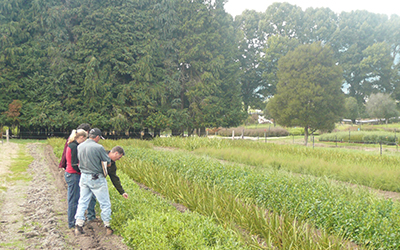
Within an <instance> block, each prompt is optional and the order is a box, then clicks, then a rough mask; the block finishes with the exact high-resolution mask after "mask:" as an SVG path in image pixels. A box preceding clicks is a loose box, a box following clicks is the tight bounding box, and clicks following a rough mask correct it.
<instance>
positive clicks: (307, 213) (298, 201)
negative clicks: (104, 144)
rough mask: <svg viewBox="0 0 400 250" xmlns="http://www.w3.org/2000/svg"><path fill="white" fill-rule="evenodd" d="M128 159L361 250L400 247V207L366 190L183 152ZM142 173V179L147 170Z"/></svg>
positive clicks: (144, 152)
mask: <svg viewBox="0 0 400 250" xmlns="http://www.w3.org/2000/svg"><path fill="white" fill-rule="evenodd" d="M128 158H129V161H132V160H134V161H142V162H148V163H151V164H152V165H155V166H158V167H159V168H164V169H168V170H169V171H172V172H174V173H179V175H182V176H184V177H185V178H186V179H187V180H188V181H190V182H192V183H206V184H208V185H209V186H212V187H216V188H222V189H223V190H226V191H227V192H229V193H231V194H232V195H234V196H238V197H239V198H241V199H243V200H246V201H252V202H254V204H256V205H259V206H262V207H264V208H266V209H268V210H272V211H279V212H282V213H289V214H290V215H292V216H293V217H295V218H298V219H300V220H304V221H311V222H312V223H315V225H316V226H317V227H318V228H322V229H326V230H328V231H329V232H331V233H335V234H343V235H345V237H347V238H349V239H351V240H353V241H355V242H357V243H358V244H360V245H363V244H367V245H369V246H372V247H373V248H376V249H398V246H399V244H400V232H399V231H398V228H399V227H400V205H399V204H398V203H394V202H393V201H392V200H385V199H380V198H378V197H376V196H375V195H374V194H372V193H370V192H369V191H367V190H365V189H361V188H358V189H354V188H350V187H347V186H342V185H335V184H332V183H331V182H330V181H328V180H326V179H320V178H315V177H310V176H296V175H292V174H290V173H287V172H285V171H282V170H260V169H251V168H250V167H246V166H234V165H227V164H222V163H220V162H218V161H216V160H213V159H209V158H205V157H197V156H194V155H191V154H189V153H185V152H163V151H154V150H149V149H131V148H130V149H129V150H128ZM144 172H146V173H143V175H144V176H146V174H147V172H148V171H144ZM153 182H156V181H153Z"/></svg>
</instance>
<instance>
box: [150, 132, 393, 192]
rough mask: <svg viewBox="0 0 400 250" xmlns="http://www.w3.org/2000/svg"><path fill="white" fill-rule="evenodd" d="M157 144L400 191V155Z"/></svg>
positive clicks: (200, 141) (190, 141)
mask: <svg viewBox="0 0 400 250" xmlns="http://www.w3.org/2000/svg"><path fill="white" fill-rule="evenodd" d="M152 143H153V144H154V145H156V146H161V147H175V148H181V149H184V150H189V151H193V152H195V153H196V154H201V155H208V156H210V157H214V158H218V159H223V160H227V161H231V162H237V163H242V164H247V165H252V166H254V167H256V168H258V169H263V168H267V169H271V168H272V169H278V170H279V169H283V170H286V171H290V172H294V173H301V174H310V175H314V176H320V177H322V176H326V177H328V178H330V179H334V180H339V181H346V182H350V183H354V184H360V185H365V186H368V187H372V188H376V189H382V190H387V191H394V192H400V186H399V184H398V180H399V179H400V171H399V168H400V159H399V158H398V157H396V156H395V155H383V156H380V155H377V154H374V155H372V154H368V153H366V152H358V151H354V150H353V151H349V150H344V149H336V148H311V147H304V146H299V145H280V144H274V143H263V142H254V141H247V140H220V139H209V138H196V137H192V138H168V139H166V138H158V139H155V140H153V141H152Z"/></svg>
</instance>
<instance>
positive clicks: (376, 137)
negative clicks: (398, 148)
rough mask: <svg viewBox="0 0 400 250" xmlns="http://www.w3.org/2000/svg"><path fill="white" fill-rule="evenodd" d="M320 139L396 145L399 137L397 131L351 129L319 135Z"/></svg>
mask: <svg viewBox="0 0 400 250" xmlns="http://www.w3.org/2000/svg"><path fill="white" fill-rule="evenodd" d="M319 140H320V141H331V142H356V143H383V144H391V145H395V144H396V143H398V141H399V138H398V135H397V134H396V133H393V132H387V131H374V132H365V131H351V132H336V133H329V134H323V135H321V136H320V137H319Z"/></svg>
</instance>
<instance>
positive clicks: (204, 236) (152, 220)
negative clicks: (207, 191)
mask: <svg viewBox="0 0 400 250" xmlns="http://www.w3.org/2000/svg"><path fill="white" fill-rule="evenodd" d="M119 177H120V179H121V183H122V185H123V187H124V189H125V191H126V192H127V193H128V194H129V195H130V197H129V199H124V198H122V197H121V195H120V194H119V193H118V192H117V191H116V190H115V189H114V188H110V197H111V200H112V209H113V213H112V220H111V222H112V226H113V228H114V229H115V231H116V233H118V234H120V235H121V236H122V237H123V238H124V242H125V244H126V245H127V246H129V247H131V248H132V249H249V248H248V247H246V246H245V245H244V244H243V242H241V240H240V238H239V237H238V235H237V234H236V233H235V232H234V231H232V230H229V229H226V228H223V227H222V226H219V225H216V224H215V223H214V222H213V221H212V219H210V218H208V217H204V216H201V215H199V214H198V213H195V212H184V213H182V212H179V211H178V210H177V209H176V208H175V207H173V206H172V205H171V204H170V203H168V201H167V200H165V199H163V198H161V197H158V196H155V195H154V194H152V193H151V192H149V191H146V190H144V189H140V188H139V186H138V185H137V184H136V183H134V182H133V181H132V180H131V179H130V178H129V177H128V176H127V175H126V174H123V173H119ZM108 184H109V186H112V184H111V182H110V181H109V183H108Z"/></svg>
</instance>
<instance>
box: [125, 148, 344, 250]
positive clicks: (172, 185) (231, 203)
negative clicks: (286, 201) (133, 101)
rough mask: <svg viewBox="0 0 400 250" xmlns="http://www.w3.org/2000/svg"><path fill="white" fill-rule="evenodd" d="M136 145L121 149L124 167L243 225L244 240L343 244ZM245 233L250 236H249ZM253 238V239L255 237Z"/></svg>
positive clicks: (267, 244) (225, 221)
mask: <svg viewBox="0 0 400 250" xmlns="http://www.w3.org/2000/svg"><path fill="white" fill-rule="evenodd" d="M142 150H143V149H134V148H128V149H127V151H126V152H127V158H125V159H124V164H123V165H121V167H122V169H123V170H124V172H125V173H127V174H128V175H129V176H131V177H132V178H133V179H135V180H137V181H139V182H141V183H144V184H145V185H147V186H149V187H152V188H153V189H155V190H156V191H158V192H161V193H162V194H163V195H165V196H166V197H168V198H169V199H172V200H174V201H175V202H178V203H181V204H184V205H185V206H187V207H188V208H189V209H190V210H192V211H196V212H199V213H201V214H204V215H207V216H210V217H213V218H214V219H215V220H216V221H218V222H219V224H222V225H227V226H230V227H232V228H233V229H234V228H237V226H239V227H240V228H241V229H244V230H246V231H247V232H248V234H246V235H247V237H245V238H246V241H247V245H248V246H254V247H257V248H263V249H345V248H347V247H346V244H345V243H344V242H343V240H342V238H341V237H332V236H330V235H329V234H327V233H325V232H324V230H318V232H317V230H316V229H314V227H313V226H312V225H310V224H306V223H299V222H298V221H297V220H294V219H291V218H290V216H285V215H284V213H281V216H280V215H279V214H278V213H272V212H271V211H267V210H266V209H265V208H263V207H258V206H255V203H254V202H253V199H252V198H248V197H245V196H240V195H238V194H233V193H232V192H230V191H226V190H225V189H224V187H223V186H220V185H217V184H216V183H213V182H212V181H211V182H207V181H204V180H202V179H201V178H202V176H199V175H196V173H195V172H192V171H191V170H192V168H190V169H189V170H188V172H190V173H192V174H193V176H192V178H188V176H186V175H185V174H183V173H181V172H180V171H179V170H177V169H174V168H170V167H166V166H164V163H165V161H164V160H163V158H164V157H167V158H170V161H172V162H173V160H171V159H175V160H177V159H178V158H179V157H178V158H177V157H176V155H175V154H174V153H171V154H170V155H169V154H168V153H166V154H162V155H160V154H159V152H156V151H153V150H148V149H147V150H144V151H142ZM151 155H153V156H151ZM149 156H150V157H149ZM160 156H161V157H160ZM171 157H172V158H171ZM182 160H183V161H182V162H180V164H183V165H186V163H187V164H188V165H187V166H190V165H192V164H195V165H196V167H194V168H198V167H200V168H201V167H203V165H202V164H200V165H197V162H191V161H186V160H187V159H186V158H182ZM178 161H179V160H178ZM167 162H168V160H167ZM180 164H178V165H180ZM213 166H214V165H211V167H213ZM185 170H186V169H185ZM208 173H209V174H212V172H208ZM240 228H239V229H240ZM242 231H243V230H239V232H242ZM249 235H254V236H255V237H250V238H249ZM259 237H261V238H259ZM255 239H259V240H260V241H259V243H258V242H257V241H255Z"/></svg>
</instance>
